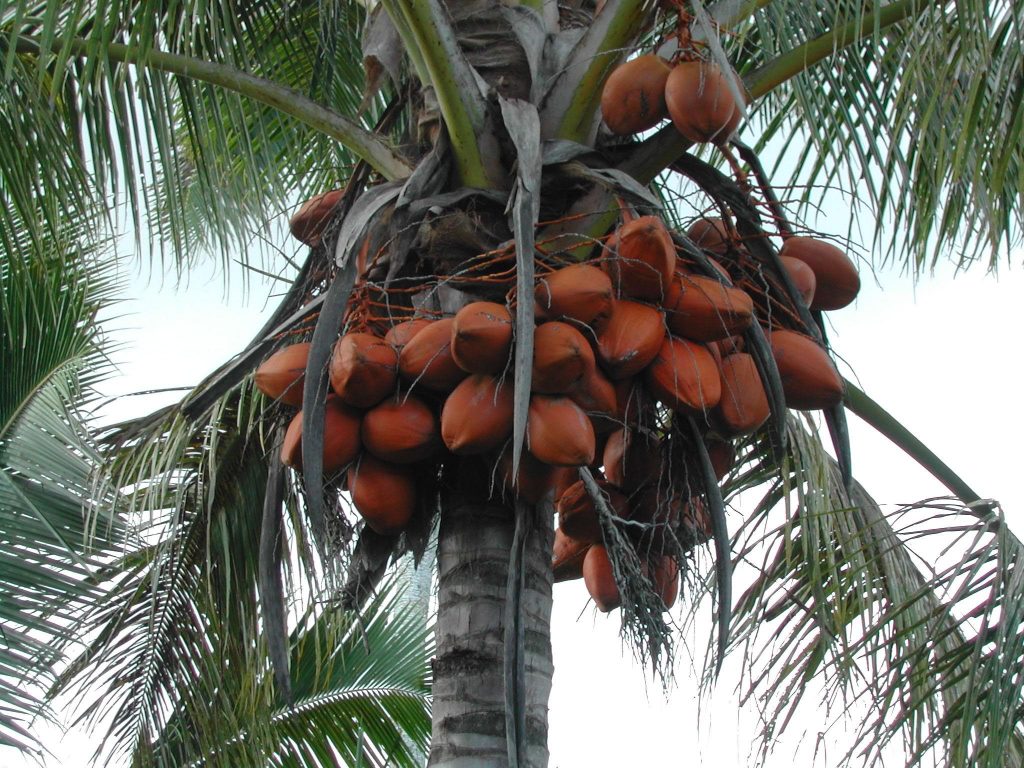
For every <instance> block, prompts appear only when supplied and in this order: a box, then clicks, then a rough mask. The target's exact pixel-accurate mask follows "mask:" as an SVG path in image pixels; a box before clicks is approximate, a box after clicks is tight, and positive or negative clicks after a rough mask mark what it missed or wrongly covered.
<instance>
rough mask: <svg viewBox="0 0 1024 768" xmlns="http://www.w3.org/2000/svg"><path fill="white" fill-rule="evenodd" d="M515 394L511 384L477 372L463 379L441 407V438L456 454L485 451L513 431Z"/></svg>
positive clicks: (502, 440) (494, 446) (501, 441)
mask: <svg viewBox="0 0 1024 768" xmlns="http://www.w3.org/2000/svg"><path fill="white" fill-rule="evenodd" d="M514 407H515V395H514V393H513V391H512V385H511V384H502V382H501V381H500V380H499V379H497V378H495V377H494V376H488V375H485V374H476V375H473V376H470V377H469V378H467V379H463V380H462V381H461V382H460V383H459V385H458V386H457V387H455V389H454V390H452V393H451V394H450V395H448V399H447V400H446V401H445V404H444V408H443V409H442V410H441V438H442V439H443V440H444V444H445V445H446V446H448V450H450V451H451V452H452V453H455V454H459V455H464V456H468V455H473V454H479V453H486V452H487V451H490V450H493V449H495V448H498V447H500V446H501V445H502V444H503V443H504V442H505V441H506V440H508V438H509V436H510V435H511V434H512V416H513V410H514Z"/></svg>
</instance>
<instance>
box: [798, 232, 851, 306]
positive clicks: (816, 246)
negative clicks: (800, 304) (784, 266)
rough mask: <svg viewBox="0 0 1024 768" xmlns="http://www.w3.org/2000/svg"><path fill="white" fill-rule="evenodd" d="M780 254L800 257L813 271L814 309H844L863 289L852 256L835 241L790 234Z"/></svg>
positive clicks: (812, 303)
mask: <svg viewBox="0 0 1024 768" xmlns="http://www.w3.org/2000/svg"><path fill="white" fill-rule="evenodd" d="M779 255H780V256H789V257H792V258H794V259H799V260H800V261H802V262H804V263H805V264H806V265H807V266H809V267H810V268H811V270H812V271H813V272H814V278H815V289H814V300H813V301H812V302H811V304H810V308H811V309H820V310H825V311H827V310H832V309H842V308H843V307H845V306H847V305H848V304H850V303H852V302H853V300H854V299H856V298H857V294H858V293H859V292H860V275H859V274H858V273H857V267H856V266H855V265H854V263H853V261H851V260H850V257H849V256H847V255H846V254H845V253H843V252H842V251H841V250H840V249H838V248H836V247H835V246H834V245H832V243H827V242H825V241H824V240H818V239H817V238H814V237H796V236H794V237H788V238H786V242H784V243H783V244H782V250H781V251H780V252H779Z"/></svg>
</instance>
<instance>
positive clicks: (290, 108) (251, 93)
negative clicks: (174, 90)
mask: <svg viewBox="0 0 1024 768" xmlns="http://www.w3.org/2000/svg"><path fill="white" fill-rule="evenodd" d="M65 45H66V46H67V49H68V50H69V51H70V53H72V54H73V55H75V56H77V57H80V58H88V57H90V56H93V55H98V52H99V49H98V48H97V47H96V46H95V45H93V44H91V43H90V42H89V41H88V40H84V39H82V38H78V37H75V38H70V39H69V40H67V41H65ZM53 47H54V50H55V51H56V50H57V49H58V47H59V46H58V44H57V43H56V42H54V43H53ZM16 48H17V50H18V52H21V53H33V54H39V53H41V52H42V51H43V50H44V44H43V42H42V41H40V40H39V39H37V38H32V37H26V36H19V37H18V38H17V39H16ZM102 51H103V54H104V55H106V56H107V57H108V58H110V59H113V60H114V61H119V62H124V63H126V64H134V65H136V66H139V67H149V68H152V69H156V70H159V71H161V72H168V73H170V74H174V75H181V76H182V77H187V78H191V79H193V80H199V81H202V82H205V83H210V84H211V85H216V86H219V87H221V88H225V89H227V90H229V91H233V92H235V93H239V94H241V95H243V96H248V97H249V98H251V99H254V100H255V101H258V102H260V103H262V104H266V105H268V106H270V107H273V108H275V109H278V110H280V111H281V112H283V113H285V114H287V115H291V116H292V117H294V118H296V119H297V120H299V121H301V122H303V123H305V124H306V125H308V126H309V127H311V128H313V129H314V130H317V131H320V132H321V133H323V134H325V135H327V136H330V137H331V138H333V139H336V140H337V141H339V142H341V143H342V144H344V145H345V146H346V147H348V148H349V149H350V150H352V152H354V153H355V154H356V155H358V156H359V157H360V158H362V159H363V160H365V161H366V162H367V163H369V164H370V165H371V166H372V167H373V168H374V169H375V170H376V171H377V172H379V173H380V174H381V175H382V176H384V177H385V178H386V179H388V180H391V181H393V180H395V179H403V178H405V177H407V176H408V175H409V174H410V173H411V172H412V168H411V167H410V166H409V164H408V163H407V162H406V161H405V160H404V159H403V158H402V157H401V156H400V155H399V154H398V153H397V152H396V151H395V150H394V149H393V148H392V147H390V146H389V145H388V144H387V143H385V142H384V141H382V140H381V139H380V138H379V137H377V136H375V135H374V134H373V133H371V132H370V131H368V130H366V129H365V128H363V127H362V126H360V125H358V124H357V123H355V122H354V121H352V120H350V119H349V118H347V117H345V116H344V115H340V114H338V113H337V112H334V111H333V110H330V109H327V108H326V107H324V106H322V105H320V104H317V103H316V102H315V101H313V100H312V99H310V98H308V97H306V96H303V95H302V94H301V93H299V92H298V91H295V90H293V89H291V88H288V87H285V86H283V85H280V84H279V83H275V82H272V81H270V80H267V79H265V78H262V77H256V76H254V75H250V74H248V73H246V72H242V71H241V70H238V69H235V68H234V67H230V66H228V65H226V64H219V63H216V62H210V61H203V60H202V59H196V58H193V57H190V56H182V55H179V54H176V53H167V52H166V51H157V50H153V49H148V50H145V51H143V50H142V49H141V48H139V47H137V46H130V45H122V44H120V43H108V44H106V45H105V46H104V47H103V49H102Z"/></svg>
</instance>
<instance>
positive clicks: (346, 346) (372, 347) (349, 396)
mask: <svg viewBox="0 0 1024 768" xmlns="http://www.w3.org/2000/svg"><path fill="white" fill-rule="evenodd" d="M330 375H331V388H332V389H333V390H334V392H335V394H336V395H338V397H340V398H341V399H342V400H343V401H344V402H346V403H348V404H349V405H351V406H354V407H356V408H370V407H372V406H374V405H376V404H377V403H379V402H380V401H381V400H383V399H384V398H385V397H387V396H388V395H390V394H391V393H392V392H394V391H395V384H396V382H397V381H398V353H397V352H395V349H394V347H392V346H391V345H390V344H388V343H387V342H386V341H385V340H384V339H382V338H380V337H378V336H373V335H371V334H369V333H346V334H345V335H344V336H342V337H341V339H340V340H339V341H338V343H337V344H335V345H334V353H333V354H332V355H331V368H330Z"/></svg>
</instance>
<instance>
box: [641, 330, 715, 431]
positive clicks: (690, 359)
mask: <svg viewBox="0 0 1024 768" xmlns="http://www.w3.org/2000/svg"><path fill="white" fill-rule="evenodd" d="M644 378H645V381H646V382H647V386H648V388H649V389H650V391H651V392H652V393H653V394H654V396H655V397H657V398H658V399H659V400H661V402H663V403H665V405H667V406H669V407H670V408H675V409H677V410H681V411H683V412H685V413H691V414H700V413H702V412H704V411H706V410H709V409H711V408H714V407H715V406H716V405H718V401H719V400H720V399H721V396H722V381H721V377H720V375H719V373H718V366H717V365H716V364H715V358H714V356H713V355H712V354H711V353H710V352H709V351H708V349H707V347H705V346H704V345H703V344H698V343H696V342H693V341H687V340H686V339H678V338H675V337H674V336H669V337H668V338H667V339H665V342H664V343H663V344H662V345H661V349H660V350H658V355H657V357H655V358H654V362H652V363H651V364H650V365H649V366H648V367H647V369H646V370H645V371H644Z"/></svg>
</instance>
